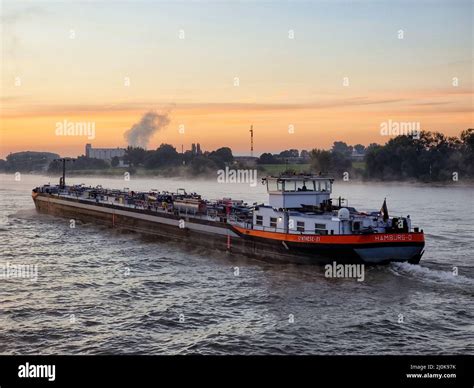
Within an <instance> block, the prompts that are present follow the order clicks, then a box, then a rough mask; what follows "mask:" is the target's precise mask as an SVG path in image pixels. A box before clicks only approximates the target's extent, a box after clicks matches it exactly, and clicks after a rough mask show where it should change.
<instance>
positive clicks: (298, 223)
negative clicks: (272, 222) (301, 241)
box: [296, 221, 304, 232]
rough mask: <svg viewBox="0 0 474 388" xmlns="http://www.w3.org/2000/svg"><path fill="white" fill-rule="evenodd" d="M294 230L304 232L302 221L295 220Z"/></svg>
mask: <svg viewBox="0 0 474 388" xmlns="http://www.w3.org/2000/svg"><path fill="white" fill-rule="evenodd" d="M296 230H297V231H298V232H304V221H297V222H296Z"/></svg>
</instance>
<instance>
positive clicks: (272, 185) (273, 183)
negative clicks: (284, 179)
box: [267, 179, 278, 191]
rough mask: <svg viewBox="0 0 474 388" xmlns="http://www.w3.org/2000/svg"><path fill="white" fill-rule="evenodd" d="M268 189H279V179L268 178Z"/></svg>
mask: <svg viewBox="0 0 474 388" xmlns="http://www.w3.org/2000/svg"><path fill="white" fill-rule="evenodd" d="M267 189H268V191H278V187H277V181H276V180H274V179H269V180H267Z"/></svg>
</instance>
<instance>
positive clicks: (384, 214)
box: [380, 198, 388, 221]
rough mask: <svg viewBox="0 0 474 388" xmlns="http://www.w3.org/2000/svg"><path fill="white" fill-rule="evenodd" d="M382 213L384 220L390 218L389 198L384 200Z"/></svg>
mask: <svg viewBox="0 0 474 388" xmlns="http://www.w3.org/2000/svg"><path fill="white" fill-rule="evenodd" d="M380 213H381V215H382V217H383V220H384V221H387V220H388V209H387V198H385V199H384V200H383V205H382V209H380Z"/></svg>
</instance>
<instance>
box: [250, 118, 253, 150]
mask: <svg viewBox="0 0 474 388" xmlns="http://www.w3.org/2000/svg"><path fill="white" fill-rule="evenodd" d="M250 156H251V157H252V158H253V125H251V126H250Z"/></svg>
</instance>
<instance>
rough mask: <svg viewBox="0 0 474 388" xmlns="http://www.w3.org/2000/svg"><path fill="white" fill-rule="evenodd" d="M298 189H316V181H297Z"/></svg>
mask: <svg viewBox="0 0 474 388" xmlns="http://www.w3.org/2000/svg"><path fill="white" fill-rule="evenodd" d="M296 191H314V181H296Z"/></svg>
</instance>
